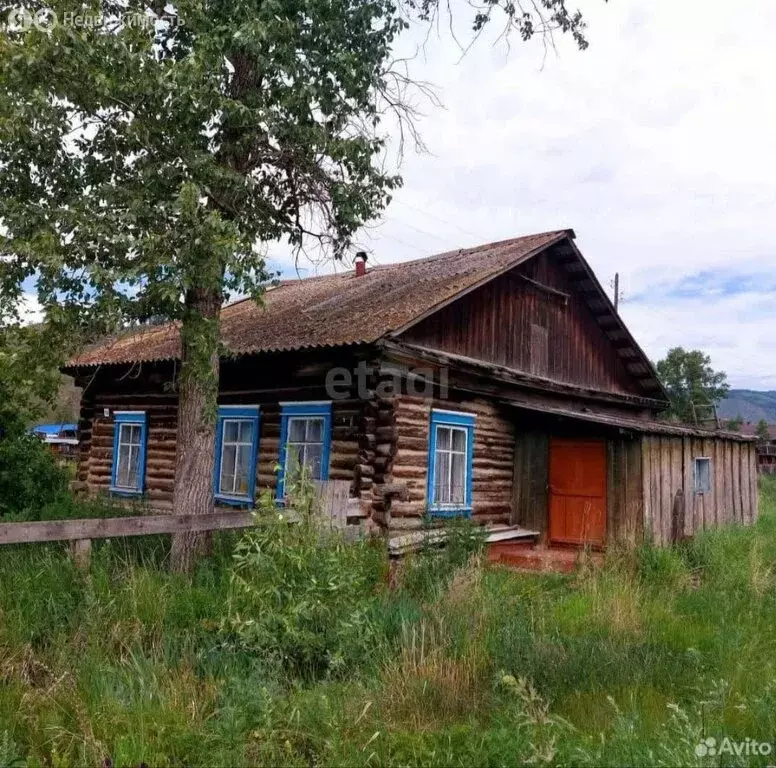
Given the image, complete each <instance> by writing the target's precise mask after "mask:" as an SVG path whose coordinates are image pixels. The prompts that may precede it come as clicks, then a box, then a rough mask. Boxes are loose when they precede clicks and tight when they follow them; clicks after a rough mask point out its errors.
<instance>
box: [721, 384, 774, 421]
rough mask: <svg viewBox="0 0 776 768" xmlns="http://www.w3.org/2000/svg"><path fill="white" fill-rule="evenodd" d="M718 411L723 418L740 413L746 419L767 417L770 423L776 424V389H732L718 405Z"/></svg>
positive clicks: (731, 417) (752, 419)
mask: <svg viewBox="0 0 776 768" xmlns="http://www.w3.org/2000/svg"><path fill="white" fill-rule="evenodd" d="M717 412H718V413H719V417H720V418H721V419H734V418H735V417H736V416H738V415H739V414H740V415H741V416H743V417H744V421H751V422H758V421H760V419H765V420H766V421H767V422H768V423H770V424H776V391H770V392H758V391H757V390H754V389H731V390H730V392H729V393H728V396H727V397H726V398H725V399H724V400H723V401H722V402H721V403H720V404H719V406H718V407H717Z"/></svg>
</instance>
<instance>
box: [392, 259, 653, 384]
mask: <svg viewBox="0 0 776 768" xmlns="http://www.w3.org/2000/svg"><path fill="white" fill-rule="evenodd" d="M523 278H529V279H530V280H535V281H537V282H538V283H541V284H542V285H546V286H548V287H551V288H552V289H554V290H555V291H560V292H565V293H568V294H570V297H569V299H568V301H565V300H564V299H563V297H562V296H559V295H558V294H557V293H550V292H548V291H546V290H542V289H541V287H539V286H537V285H536V284H533V283H531V282H528V281H527V280H525V279H523ZM535 327H536V328H538V329H542V330H543V331H544V332H545V333H546V336H547V338H548V344H547V357H546V359H545V358H544V356H543V354H540V357H541V366H542V370H541V375H543V376H547V377H549V378H551V379H554V380H556V381H560V382H566V383H571V384H578V385H581V386H585V387H591V388H594V389H597V390H600V391H604V392H623V393H629V394H643V392H642V390H641V389H640V388H639V386H638V384H636V382H635V381H634V380H633V379H632V378H631V377H630V375H629V374H628V372H627V371H626V369H625V367H624V365H623V362H622V360H621V359H620V357H619V356H618V354H617V350H616V349H615V347H614V345H613V343H612V342H611V340H610V339H608V338H607V337H606V336H605V335H604V333H603V331H602V330H601V328H600V327H599V326H598V324H597V323H596V321H595V319H594V317H593V314H592V312H591V311H590V309H589V308H588V306H587V303H586V300H585V298H584V297H583V296H582V295H580V294H579V293H574V289H573V288H572V286H571V282H570V280H569V278H568V276H567V274H566V272H565V270H563V269H562V268H561V267H560V266H559V265H558V264H557V263H556V262H555V260H554V259H553V257H552V256H551V255H550V254H549V253H543V254H541V255H540V256H537V257H536V258H535V259H531V260H530V261H529V262H528V263H527V264H524V265H522V266H520V267H517V268H516V269H515V270H512V271H511V272H509V273H507V274H505V275H503V276H502V277H500V278H498V279H496V280H493V281H491V282H490V283H487V284H486V285H484V286H482V287H481V288H479V289H478V290H476V291H473V292H472V293H470V294H468V295H467V296H464V297H463V298H461V299H459V300H458V301H456V302H454V303H453V304H452V305H450V306H449V307H446V308H443V309H441V310H440V311H439V312H436V313H434V314H433V315H431V316H430V317H428V318H426V319H425V320H423V321H422V322H420V323H418V324H417V325H416V326H414V327H412V328H410V329H409V330H407V331H406V332H405V333H404V334H402V336H401V338H402V340H405V341H409V342H412V343H416V344H420V345H422V346H426V347H431V348H434V349H440V350H443V351H446V352H453V353H457V354H462V355H466V356H468V357H473V358H476V359H480V360H487V361H490V362H493V363H497V364H499V365H504V366H507V367H509V368H514V369H516V370H519V371H524V372H526V373H531V372H537V373H538V371H535V366H536V360H535V359H534V360H532V359H531V358H532V350H534V357H535V356H536V351H535V346H536V345H535V344H534V343H532V342H533V341H535V336H536V334H537V330H535ZM504 328H509V333H504V332H503V329H504Z"/></svg>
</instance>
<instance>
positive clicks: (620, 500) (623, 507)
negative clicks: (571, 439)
mask: <svg viewBox="0 0 776 768" xmlns="http://www.w3.org/2000/svg"><path fill="white" fill-rule="evenodd" d="M607 459H608V468H607V470H608V480H607V520H606V538H607V541H608V542H610V543H614V542H619V543H622V544H626V545H629V546H633V545H636V544H638V543H639V542H640V541H641V540H642V538H643V535H644V500H643V496H642V487H643V477H642V471H643V468H642V460H641V443H640V441H638V440H628V439H624V438H623V439H610V440H608V441H607Z"/></svg>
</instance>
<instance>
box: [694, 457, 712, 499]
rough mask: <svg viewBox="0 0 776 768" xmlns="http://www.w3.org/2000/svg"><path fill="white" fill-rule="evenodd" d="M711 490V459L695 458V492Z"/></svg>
mask: <svg viewBox="0 0 776 768" xmlns="http://www.w3.org/2000/svg"><path fill="white" fill-rule="evenodd" d="M709 491H711V459H705V458H699V459H695V492H696V493H708V492H709Z"/></svg>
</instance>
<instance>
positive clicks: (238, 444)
mask: <svg viewBox="0 0 776 768" xmlns="http://www.w3.org/2000/svg"><path fill="white" fill-rule="evenodd" d="M222 430H223V431H222V442H221V472H220V475H219V488H218V491H219V493H222V494H227V495H230V496H247V495H248V494H249V492H250V487H251V486H250V466H251V454H252V452H253V438H254V435H253V430H254V422H253V421H252V420H250V419H224V420H223V426H222Z"/></svg>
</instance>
